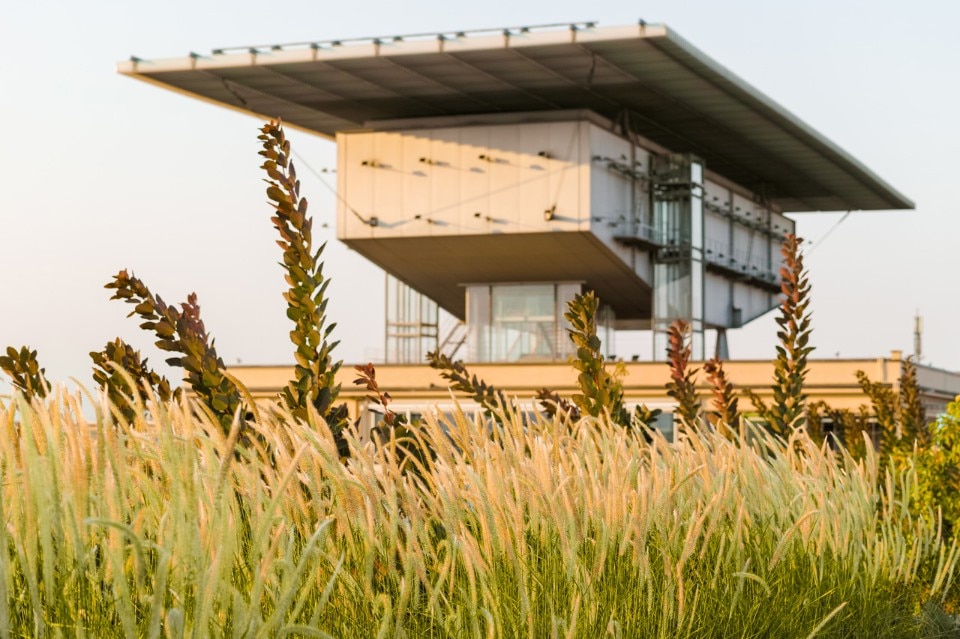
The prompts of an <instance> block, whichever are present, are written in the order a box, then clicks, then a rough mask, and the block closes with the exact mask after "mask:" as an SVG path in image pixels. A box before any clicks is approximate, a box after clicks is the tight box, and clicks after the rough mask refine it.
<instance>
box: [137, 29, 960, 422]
mask: <svg viewBox="0 0 960 639" xmlns="http://www.w3.org/2000/svg"><path fill="white" fill-rule="evenodd" d="M119 70H120V72H121V73H123V74H126V75H129V76H131V77H134V78H137V79H141V80H145V81H148V82H151V83H154V84H157V85H159V86H161V87H163V88H166V89H170V90H174V91H178V92H182V93H184V94H186V95H189V96H191V97H194V98H199V99H202V100H206V101H209V102H213V103H215V104H217V105H219V106H224V107H227V108H231V109H235V110H240V111H243V112H245V113H250V114H255V115H257V116H259V117H261V118H276V117H282V119H283V121H284V123H285V124H286V125H287V126H293V127H297V128H300V129H304V130H307V131H310V132H313V133H315V134H317V135H320V136H323V137H326V138H328V139H331V140H335V141H336V143H337V151H338V161H337V180H338V185H337V187H338V188H337V191H338V201H339V203H338V220H337V236H338V238H339V239H340V240H342V241H343V242H345V243H346V244H347V245H349V246H350V247H351V248H353V249H355V250H356V251H357V252H359V253H360V254H362V255H364V256H365V257H367V258H368V259H370V260H371V261H372V262H374V263H375V264H377V265H379V266H380V267H382V268H383V269H384V271H386V273H387V274H388V281H387V287H386V290H387V305H386V306H387V317H386V322H385V324H386V332H385V337H384V346H385V351H386V362H387V363H389V364H390V366H389V367H386V368H384V367H381V369H380V371H381V375H386V376H388V377H389V376H392V375H394V374H396V375H397V379H396V382H397V383H399V385H400V387H402V388H404V389H407V390H404V391H398V392H396V393H394V395H395V396H396V397H398V398H401V397H404V398H407V399H409V400H410V401H415V402H420V403H421V404H422V403H424V402H426V403H430V402H436V401H445V400H446V399H447V398H448V394H447V392H446V390H445V388H444V387H443V385H442V383H441V381H440V379H439V377H438V376H437V375H436V373H435V372H433V371H430V370H429V369H427V368H426V367H424V366H423V365H422V363H421V362H422V361H423V355H424V354H425V352H426V351H427V350H432V349H440V350H443V351H445V352H447V353H448V354H450V355H452V356H454V357H459V358H463V359H465V360H466V361H467V362H469V363H473V364H477V365H479V366H478V367H477V368H478V369H479V370H482V371H484V372H485V373H486V375H487V376H488V378H489V379H490V380H491V381H497V380H502V381H501V382H500V383H501V384H502V385H503V386H504V387H506V388H507V389H508V390H516V391H517V392H518V393H521V394H522V393H526V392H528V391H531V390H534V389H535V388H538V387H540V386H545V385H550V384H548V383H547V380H555V381H554V383H553V385H554V386H555V387H556V388H557V389H558V390H563V389H568V390H570V389H571V387H570V382H572V381H573V380H574V379H575V376H574V375H573V374H572V372H571V371H570V369H569V367H568V366H567V365H566V363H565V362H566V360H567V358H568V357H569V356H570V354H571V344H570V342H569V340H568V339H567V337H566V331H565V320H564V319H563V312H564V310H565V308H566V303H567V301H569V300H570V299H571V298H572V297H573V295H574V294H576V293H578V292H580V291H583V290H587V289H593V290H595V291H596V292H597V294H598V296H599V297H600V299H601V300H602V302H603V307H602V309H601V318H600V319H601V324H602V326H603V335H602V337H603V338H604V343H606V344H612V343H613V338H614V336H615V334H616V332H617V331H620V330H642V331H647V332H648V334H649V335H650V339H651V340H652V352H653V353H654V358H655V359H656V358H657V357H658V355H659V354H662V353H663V352H664V350H665V344H666V341H665V340H666V330H667V328H668V326H669V325H670V324H671V323H672V322H673V321H674V320H676V319H684V320H686V321H688V322H690V324H691V325H692V327H693V348H694V356H695V358H696V359H703V358H704V357H705V356H706V355H707V353H706V352H705V350H706V349H705V343H706V339H705V334H706V332H707V331H715V332H716V336H715V339H714V343H715V344H716V348H715V354H717V355H719V356H722V357H726V356H727V348H726V331H727V330H728V329H731V328H738V327H740V326H743V325H744V324H746V323H747V322H749V321H751V320H753V319H755V318H756V317H759V316H760V315H763V314H764V313H766V312H768V311H769V310H770V309H772V308H774V307H775V306H776V305H777V304H778V291H779V278H778V271H779V267H780V254H779V247H780V244H781V242H782V240H783V238H784V237H785V236H786V235H787V234H788V233H791V232H792V231H793V229H794V222H793V220H792V219H790V218H789V217H787V216H786V215H785V214H787V213H801V212H802V213H813V212H816V211H851V210H872V209H909V208H913V203H912V202H911V201H910V200H909V199H907V198H906V197H904V196H903V195H902V194H900V193H899V192H897V191H896V190H895V189H894V188H893V187H891V186H890V185H889V184H887V183H886V182H884V181H883V180H882V179H880V178H879V177H878V176H876V175H875V174H874V173H872V172H871V171H870V170H869V169H868V168H867V167H865V166H864V165H862V164H861V163H860V162H858V161H857V160H856V159H854V158H853V157H851V156H850V155H849V154H847V153H846V152H844V151H843V150H842V149H840V148H838V147H837V146H836V145H835V144H833V143H832V142H830V141H829V140H827V139H826V138H824V137H823V136H822V135H820V134H819V133H817V132H816V131H814V130H813V129H811V128H810V127H809V126H807V125H806V124H804V123H803V122H801V121H800V120H799V119H797V118H796V117H795V116H793V115H792V114H790V113H789V112H788V111H786V110H785V109H784V108H782V107H781V106H779V105H778V104H776V103H775V102H773V101H772V100H770V99H769V98H767V97H766V96H764V95H763V94H761V93H760V92H759V91H757V90H756V89H755V88H753V87H751V86H750V85H748V84H747V83H746V82H744V81H743V80H741V79H739V78H738V77H736V76H735V75H733V74H732V73H731V72H729V71H728V70H727V69H725V68H724V67H722V66H721V65H719V64H718V63H717V62H715V61H713V60H712V59H710V58H709V57H707V56H706V55H705V54H703V53H702V52H700V51H699V50H698V49H696V48H695V47H693V46H692V45H690V44H689V43H688V42H686V41H685V40H684V39H683V38H681V37H680V36H678V35H677V34H676V33H674V32H673V31H671V30H670V29H668V28H667V27H665V26H661V25H648V24H645V23H644V22H640V23H639V24H636V25H631V26H626V27H612V28H600V27H598V26H596V25H595V24H594V23H573V24H565V25H548V26H545V27H520V28H507V29H502V30H496V31H482V32H471V31H463V32H455V33H439V34H436V33H434V34H419V35H413V36H400V35H397V36H390V37H379V38H365V39H358V40H338V41H326V42H320V41H317V42H304V43H297V44H292V45H270V46H253V47H239V48H233V49H218V50H214V51H213V52H212V53H210V54H209V55H200V54H194V53H191V54H190V55H189V56H185V57H181V58H173V59H162V60H142V59H138V58H133V59H131V60H130V61H128V62H124V63H121V64H120V67H119ZM441 316H446V317H452V318H453V319H452V320H450V321H449V322H448V323H447V324H444V323H443V322H442V321H441V319H440V318H441ZM877 362H880V363H877ZM884 362H896V360H895V359H894V360H878V361H872V360H871V361H870V362H866V363H863V367H864V368H868V367H876V366H880V367H881V368H882V369H883V370H884V371H886V370H887V368H888V365H887V364H886V363H884ZM814 366H815V371H818V372H817V373H815V374H813V375H811V384H812V385H814V386H815V385H816V382H814V379H819V378H820V377H821V375H820V373H819V371H823V374H824V375H826V377H828V378H829V377H830V376H831V375H833V374H834V373H828V372H827V371H834V370H836V371H837V372H836V375H840V371H841V370H842V371H843V376H844V379H843V380H840V378H839V377H836V378H831V379H833V381H825V382H824V384H825V385H824V393H825V394H828V395H829V394H831V393H833V392H834V391H835V390H837V389H840V388H846V387H848V386H851V385H855V379H854V378H853V370H854V369H855V368H856V367H859V366H860V363H849V362H841V363H838V366H839V368H837V366H835V365H834V363H833V362H830V363H816V364H815V365H814ZM890 366H893V367H896V366H899V364H893V363H891V364H890ZM851 367H852V368H851ZM741 368H742V369H743V371H742V375H743V377H744V379H740V380H738V381H739V383H741V384H743V385H751V386H752V385H755V386H757V387H760V386H765V385H768V384H769V363H766V362H737V363H735V364H734V365H732V374H733V375H734V377H735V378H736V372H737V371H739V369H741ZM626 369H627V372H628V377H627V378H626V381H625V383H626V387H627V389H628V392H629V393H630V395H631V398H632V399H633V400H635V401H641V400H644V401H651V402H654V403H657V402H659V403H664V402H665V396H664V395H663V393H662V385H663V381H665V368H664V367H663V366H662V364H661V365H659V366H653V365H652V364H651V363H640V362H637V363H628V364H626ZM658 369H662V372H661V373H655V372H653V371H656V370H658ZM733 369H735V370H733ZM761 369H763V370H765V371H766V373H765V374H763V375H761V374H760V372H759V371H761ZM232 370H234V369H232ZM235 370H236V373H237V374H238V375H239V376H240V378H241V379H245V380H247V381H248V382H249V383H250V385H251V386H252V387H254V389H255V390H259V391H263V392H267V391H269V390H270V389H275V388H277V387H279V386H280V385H282V383H283V381H284V380H286V379H287V376H286V375H285V373H284V371H282V370H280V369H273V368H269V367H267V368H259V367H241V368H239V369H235ZM388 371H389V372H388ZM561 371H562V372H561ZM875 372H876V371H875ZM848 374H849V375H848ZM925 374H926V373H924V375H925ZM761 377H762V378H763V382H762V383H759V382H758V383H757V384H754V383H753V379H754V378H757V380H759V379H760V378H761ZM878 378H879V376H878ZM883 378H887V374H886V372H884V374H883ZM747 379H749V380H750V381H749V382H748V381H746V380H747ZM890 379H891V380H892V379H895V376H891V377H890ZM944 379H945V380H946V381H944V382H943V384H941V385H940V386H936V388H933V387H931V395H930V397H929V399H930V401H931V402H939V403H940V404H942V401H943V399H944V398H952V397H953V395H955V394H956V393H958V392H960V380H958V378H957V377H956V376H953V377H949V379H947V378H944ZM535 380H536V381H535ZM562 380H566V381H562ZM347 381H349V380H347ZM384 385H385V386H389V384H388V383H386V381H385V384H384ZM390 387H391V388H397V386H390ZM654 388H660V389H661V390H660V391H658V392H656V393H654V391H653V390H652V389H654ZM828 389H832V390H828ZM837 392H839V393H840V395H843V397H844V399H843V400H842V401H844V402H847V401H848V400H849V399H850V398H849V397H847V395H849V393H847V392H846V391H839V390H837ZM851 401H852V400H851ZM664 407H666V408H669V406H668V405H667V404H666V403H664ZM355 409H356V410H361V409H362V407H361V406H360V405H357V406H356V407H355Z"/></svg>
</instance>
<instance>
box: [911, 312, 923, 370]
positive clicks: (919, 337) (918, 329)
mask: <svg viewBox="0 0 960 639" xmlns="http://www.w3.org/2000/svg"><path fill="white" fill-rule="evenodd" d="M913 319H914V326H913V360H914V361H915V362H919V361H920V360H921V359H922V358H923V318H922V317H920V310H919V309H917V314H916V316H915V317H914V318H913Z"/></svg>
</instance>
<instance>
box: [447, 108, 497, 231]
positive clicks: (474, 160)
mask: <svg viewBox="0 0 960 639" xmlns="http://www.w3.org/2000/svg"><path fill="white" fill-rule="evenodd" d="M457 130H458V131H459V134H460V153H459V158H458V160H457V164H456V168H457V171H458V172H459V178H460V197H461V200H460V214H459V218H460V220H461V221H464V222H467V221H471V222H470V224H471V225H470V226H466V225H465V227H464V232H470V231H467V230H466V229H471V230H472V232H474V233H492V232H494V229H496V228H497V227H496V225H495V223H494V222H493V220H494V215H493V212H492V211H491V210H490V173H489V167H488V166H487V163H486V162H484V161H483V160H481V159H480V156H485V155H487V153H488V152H489V148H488V147H489V144H490V130H489V128H487V127H465V128H462V129H457ZM454 179H456V178H454Z"/></svg>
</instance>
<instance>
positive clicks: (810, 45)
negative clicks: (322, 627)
mask: <svg viewBox="0 0 960 639" xmlns="http://www.w3.org/2000/svg"><path fill="white" fill-rule="evenodd" d="M639 18H643V19H644V20H646V21H647V22H650V23H665V24H667V25H668V26H670V27H671V28H673V29H674V30H676V31H677V32H678V33H679V34H680V35H681V36H683V37H684V38H686V39H687V40H688V41H689V42H691V43H692V44H693V45H694V46H696V47H698V48H699V49H701V50H702V51H704V52H705V53H706V54H708V55H709V56H711V57H712V58H714V59H715V60H717V61H718V62H720V63H721V64H723V65H724V66H726V67H727V68H728V69H730V70H731V71H733V72H734V73H735V74H737V75H739V76H740V77H741V78H743V79H745V80H746V81H747V82H749V83H751V84H752V85H753V86H755V87H756V88H758V89H759V90H760V91H761V92H763V93H765V94H766V95H768V96H769V97H771V98H772V99H774V100H775V101H777V102H778V103H780V104H781V105H783V106H784V107H786V108H787V109H788V110H790V111H791V112H793V113H794V114H795V115H797V116H798V117H800V118H801V119H802V120H804V121H805V122H806V123H808V124H809V125H811V126H812V127H814V128H815V129H817V130H818V131H820V132H821V133H822V134H824V135H825V136H826V137H828V138H829V139H831V140H832V141H834V142H835V143H837V144H838V145H839V146H840V147H841V148H843V149H845V150H846V151H847V152H849V153H850V154H852V155H853V156H854V157H855V158H857V159H859V160H860V161H861V162H863V163H864V164H866V165H867V166H868V167H870V168H871V169H872V170H873V171H874V172H876V173H877V174H878V175H879V176H880V177H881V178H883V179H884V180H886V181H887V182H889V183H890V184H891V185H893V187H894V188H896V189H898V190H900V191H901V192H902V193H904V194H906V195H907V196H908V197H910V198H912V199H913V200H914V201H915V202H916V205H917V206H916V210H914V211H882V212H855V213H853V214H851V215H850V216H848V217H847V218H846V219H845V220H844V221H843V222H842V223H841V224H839V225H837V223H838V221H839V220H840V218H841V217H842V213H822V214H806V215H799V216H796V219H797V228H798V233H799V234H800V235H802V236H803V237H805V238H806V239H808V240H809V241H810V243H809V244H807V246H806V250H807V260H806V262H807V265H808V268H809V271H810V279H811V284H812V288H813V303H812V308H813V315H814V336H813V344H814V346H816V348H817V350H816V351H815V352H814V357H821V358H833V357H843V358H851V357H869V358H874V357H881V356H886V355H888V354H889V352H890V350H891V349H902V350H903V351H905V352H906V353H910V352H912V349H913V322H914V315H915V314H916V313H917V312H918V311H919V313H920V314H921V315H922V316H923V319H924V333H923V355H924V358H923V361H924V363H927V364H930V365H933V366H936V367H940V368H946V369H948V370H960V340H958V339H957V333H956V329H955V326H956V325H957V317H958V315H960V290H958V289H960V287H958V285H957V284H958V278H957V273H958V251H957V250H956V247H957V244H958V238H960V204H958V201H960V198H958V197H957V195H956V184H957V183H958V179H957V175H956V173H957V171H958V168H960V166H958V165H960V163H958V161H957V150H958V148H960V124H958V120H957V115H958V114H960V106H958V105H960V82H958V77H960V73H958V63H960V38H958V37H957V35H956V29H957V25H958V24H960V3H955V2H947V1H945V0H939V1H935V0H918V1H915V2H910V3H903V2H887V1H882V0H874V1H870V2H867V1H859V0H856V1H844V0H826V1H824V0H808V1H806V2H802V3H801V2H770V1H769V0H731V1H727V2H716V1H710V0H687V1H677V0H674V1H673V2H667V1H656V0H655V1H651V2H646V3H627V2H608V1H603V2H594V3H591V4H590V5H585V4H584V3H582V2H581V3H574V2H571V1H569V0H552V1H551V2H544V1H542V0H531V1H524V2H518V1H517V0H513V1H512V2H502V1H499V0H487V1H485V2H467V1H465V0H460V1H457V2H440V1H437V0H431V1H420V2H414V1H409V2H400V1H390V2H386V1H382V0H380V1H370V0H352V1H351V2H337V3H332V2H317V1H314V2H303V1H300V0H288V1H287V2H283V3H275V4H274V3H263V2H252V1H248V0H231V1H230V2H203V1H200V0H193V1H191V2H186V1H184V0H167V1H165V2H162V3H141V2H130V1H129V0H127V1H124V2H121V1H119V0H117V1H106V0H89V1H86V2H75V1H70V2H65V1H52V0H35V1H33V2H18V1H14V0H0V123H2V126H3V128H4V134H3V142H2V143H0V347H2V346H6V345H13V346H20V345H23V344H28V345H30V346H31V347H32V348H35V349H37V351H38V356H39V358H40V360H41V364H42V365H43V366H44V367H45V368H46V369H47V375H48V377H49V378H50V379H52V380H56V381H67V380H69V379H71V378H73V379H77V380H78V381H80V382H81V383H84V384H86V385H90V366H89V363H90V360H89V355H88V353H89V352H90V351H97V350H100V349H101V348H102V347H103V345H104V344H105V343H106V342H107V341H109V340H112V339H113V338H115V337H117V336H121V337H123V338H124V339H125V340H126V341H128V342H129V343H131V344H133V345H134V346H136V347H137V348H140V349H142V351H143V354H144V356H147V357H149V358H150V360H151V362H152V363H153V364H157V368H158V369H160V370H161V371H164V372H166V373H167V374H170V371H169V369H167V368H166V367H165V366H163V365H162V364H161V362H162V360H163V353H162V352H160V351H158V350H156V349H155V348H154V346H153V344H152V341H153V340H152V339H151V338H150V336H149V335H148V334H146V333H144V332H143V331H141V330H140V329H139V328H138V327H137V322H136V321H135V320H134V319H133V318H130V319H127V318H126V317H125V316H126V313H127V310H128V307H126V306H125V305H123V304H121V303H119V302H117V301H110V300H109V297H110V295H109V292H108V291H106V290H105V289H103V285H104V284H105V283H106V282H107V281H109V279H110V278H111V276H112V275H114V274H115V273H116V272H117V271H118V270H120V269H123V268H126V269H129V270H131V271H132V272H134V273H135V274H136V275H137V276H139V277H141V278H142V279H143V280H144V281H145V282H146V283H147V284H148V286H150V288H151V289H152V290H153V291H154V292H155V293H157V294H159V295H161V297H163V298H164V299H165V300H166V301H167V302H170V303H174V302H179V301H181V300H183V299H185V298H186V296H187V294H188V293H190V292H191V291H195V292H196V293H197V294H198V297H199V301H200V305H201V308H202V313H203V319H204V321H205V323H206V326H207V329H208V330H209V332H210V333H211V334H212V335H213V336H214V337H215V338H216V347H217V350H218V352H219V354H220V355H221V356H222V357H223V359H224V361H225V362H226V363H227V364H228V365H231V364H236V363H238V362H242V363H243V364H282V363H289V362H291V361H292V345H291V344H290V342H289V338H288V331H289V328H290V327H289V321H288V320H287V319H286V317H285V315H284V301H283V299H282V297H281V295H282V292H283V289H284V283H283V275H282V271H281V269H280V267H279V266H278V265H277V263H276V262H277V260H278V259H279V250H278V249H277V248H276V245H275V244H274V231H273V229H272V226H271V223H270V209H269V207H268V206H267V204H266V202H265V197H264V194H263V188H264V185H263V183H262V182H261V176H260V170H259V168H258V167H259V157H258V156H257V150H258V147H257V140H256V135H257V128H258V126H259V122H258V121H257V120H256V119H255V118H253V117H250V116H245V115H242V114H238V113H234V112H231V111H228V110H226V109H222V108H217V107H215V106H212V105H209V104H206V103H202V102H200V101H197V100H192V99H189V98H187V97H184V96H182V95H178V94H174V93H172V92H169V91H164V90H161V89H159V88H156V87H153V86H150V85H148V84H145V83H142V82H137V81H135V80H132V79H130V78H126V77H123V76H120V75H118V74H117V73H116V71H115V65H116V62H118V61H120V60H124V59H127V58H128V57H129V56H130V55H136V56H138V57H141V58H148V59H149V58H161V57H177V56H184V55H186V54H188V53H189V52H190V51H198V52H209V51H210V50H211V49H214V48H220V47H230V46H246V45H258V44H271V43H284V42H300V41H309V40H328V39H336V38H349V37H360V36H378V35H393V34H403V33H420V32H432V31H451V30H454V31H456V30H464V29H474V28H487V27H506V26H522V25H528V24H547V23H555V22H568V21H583V20H596V21H598V22H599V23H600V25H602V26H612V25H623V24H634V23H636V21H637V20H638V19H639ZM289 137H290V139H291V141H292V144H293V146H294V148H295V149H296V150H297V152H298V153H299V154H300V155H302V156H304V157H305V158H306V159H307V160H308V162H309V163H310V165H311V166H312V167H314V168H316V169H322V168H333V167H334V163H335V148H334V145H333V143H331V142H328V141H325V140H322V139H320V138H318V137H314V136H311V135H309V134H306V133H300V132H295V131H291V132H290V133H289ZM300 173H301V177H302V180H303V187H302V192H303V194H304V195H306V196H307V197H308V199H309V200H310V202H311V208H310V210H311V211H312V213H313V215H314V217H315V219H316V221H315V228H316V229H317V231H316V235H317V238H318V239H320V240H324V239H329V245H328V247H327V250H326V252H325V257H326V270H325V272H326V274H327V275H328V276H330V277H331V278H332V283H331V285H330V288H329V294H330V299H331V301H330V305H329V314H330V316H331V318H332V319H333V320H334V321H336V322H337V323H338V326H337V329H336V337H337V338H339V339H340V341H341V344H340V345H339V346H338V347H337V350H336V351H335V353H334V354H335V355H336V356H338V357H340V358H343V359H344V360H345V361H346V362H348V363H357V362H363V361H367V360H368V359H371V358H375V357H377V356H378V355H379V354H380V353H382V349H383V298H384V291H383V285H384V277H383V273H382V271H380V270H379V269H377V268H376V267H374V266H373V265H371V264H370V263H369V262H366V261H365V260H364V258H362V257H360V256H359V255H357V254H356V253H353V252H351V251H349V250H348V249H346V248H345V247H344V246H343V245H341V244H339V243H338V242H337V241H336V239H335V232H334V229H333V220H334V211H335V201H334V197H333V195H332V194H331V193H330V192H329V191H328V190H327V189H326V188H324V186H323V185H322V184H321V183H320V182H319V181H317V179H316V178H314V177H313V176H311V175H309V174H308V173H307V172H305V171H302V170H301V172H300ZM323 224H329V227H328V228H322V225H323ZM821 240H822V241H821ZM773 318H774V314H773V313H770V314H768V315H766V316H764V317H763V318H761V319H759V320H756V321H755V322H753V323H751V324H750V325H749V326H748V327H746V328H743V329H740V330H737V331H731V333H730V335H729V338H730V351H731V355H732V356H733V357H734V358H751V359H753V358H757V359H759V358H770V357H773V354H774V350H773V347H774V344H775V341H776V336H775V333H776V324H775V323H774V321H773ZM628 347H629V344H627V345H624V347H623V348H628ZM174 376H175V377H176V374H175V373H174ZM0 384H2V382H0ZM4 388H5V387H4V386H2V385H0V390H3V389H4Z"/></svg>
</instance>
